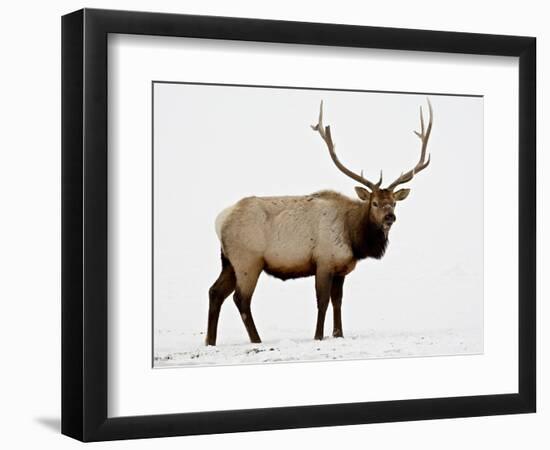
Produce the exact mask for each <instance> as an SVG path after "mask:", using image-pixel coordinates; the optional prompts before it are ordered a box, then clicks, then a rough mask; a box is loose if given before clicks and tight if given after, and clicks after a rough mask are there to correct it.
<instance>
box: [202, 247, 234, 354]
mask: <svg viewBox="0 0 550 450" xmlns="http://www.w3.org/2000/svg"><path fill="white" fill-rule="evenodd" d="M235 285H236V278H235V271H234V270H233V266H232V265H231V263H230V262H229V260H228V259H227V258H226V257H225V256H224V255H223V254H222V271H221V273H220V275H219V276H218V279H217V280H216V281H215V283H214V284H213V285H212V286H211V287H210V290H209V291H208V295H209V300H210V304H209V308H208V331H207V333H206V345H216V336H217V333H218V319H219V317H220V310H221V306H222V304H223V302H224V300H225V299H226V298H227V297H229V295H230V294H231V293H232V292H233V291H234V290H235Z"/></svg>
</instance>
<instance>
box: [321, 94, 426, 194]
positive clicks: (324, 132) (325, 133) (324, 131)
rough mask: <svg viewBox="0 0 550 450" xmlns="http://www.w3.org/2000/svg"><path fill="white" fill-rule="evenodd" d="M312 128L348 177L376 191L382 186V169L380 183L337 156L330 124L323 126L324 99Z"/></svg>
mask: <svg viewBox="0 0 550 450" xmlns="http://www.w3.org/2000/svg"><path fill="white" fill-rule="evenodd" d="M430 125H431V124H430ZM311 128H312V129H313V130H314V131H318V132H319V134H320V135H321V137H322V138H323V140H324V141H325V143H326V144H327V147H328V151H329V153H330V157H331V158H332V161H333V162H334V164H335V165H336V167H338V169H339V170H340V171H341V172H343V173H344V174H346V175H347V176H348V177H350V178H352V179H354V180H355V181H357V182H359V183H361V184H363V185H365V186H367V187H368V188H369V189H370V190H372V191H375V190H377V189H379V188H380V185H381V184H382V171H380V180H378V183H373V182H371V181H369V180H367V179H366V178H364V177H363V171H361V175H358V174H356V173H355V172H352V171H351V170H349V169H348V168H347V167H345V166H344V165H343V164H342V163H341V162H340V160H339V159H338V156H336V152H335V150H334V148H335V145H334V142H332V136H331V134H330V126H329V125H327V126H326V127H325V126H323V101H322V100H321V108H320V110H319V123H318V124H317V125H311Z"/></svg>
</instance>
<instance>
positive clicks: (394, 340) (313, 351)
mask: <svg viewBox="0 0 550 450" xmlns="http://www.w3.org/2000/svg"><path fill="white" fill-rule="evenodd" d="M243 335H244V330H242V332H240V333H239V332H238V331H237V330H235V332H234V333H232V334H231V336H218V345H217V346H206V345H205V344H204V338H205V334H204V332H194V333H189V332H178V331H176V330H159V331H157V332H156V333H155V348H156V349H157V350H156V354H155V357H154V366H155V367H182V366H205V365H231V364H259V363H281V362H292V361H328V360H349V359H373V358H402V357H418V356H443V355H445V356H447V355H469V354H479V353H482V352H483V338H482V336H481V335H480V334H479V332H478V331H476V330H460V331H458V330H456V329H448V330H429V331H424V332H418V331H415V332H399V331H397V332H392V331H375V330H370V331H368V332H362V333H353V332H351V333H347V334H346V336H345V337H344V338H332V337H326V338H325V339H324V340H322V341H316V340H314V339H313V338H312V336H307V335H306V333H305V332H300V331H297V330H281V329H278V330H271V333H268V335H269V337H268V339H266V340H264V341H263V342H262V343H261V344H251V343H249V342H248V340H247V338H246V335H244V336H243Z"/></svg>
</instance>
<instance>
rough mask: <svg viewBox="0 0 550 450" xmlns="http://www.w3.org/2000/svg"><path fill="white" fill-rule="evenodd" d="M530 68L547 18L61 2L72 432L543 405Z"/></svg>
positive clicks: (169, 430) (195, 430)
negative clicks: (237, 12) (435, 21)
mask: <svg viewBox="0 0 550 450" xmlns="http://www.w3.org/2000/svg"><path fill="white" fill-rule="evenodd" d="M535 68H536V41H535V38H532V37H516V36H495V35H485V34H468V33H457V32H438V31H423V30H405V29H391V28H375V27H361V26H351V25H334V24H319V23H299V22H284V21H267V20H257V19H243V18H226V17H207V16H188V15H171V14H157V13H142V12H127V11H125V12H122V11H106V10H90V9H84V10H80V11H77V12H74V13H72V14H69V15H66V16H64V17H63V20H62V126H63V130H62V176H63V192H62V205H63V217H62V227H63V229H62V242H63V249H62V256H63V266H62V271H63V274H62V277H63V280H62V285H63V298H62V327H63V328H62V377H63V379H62V432H63V433H64V434H66V435H68V436H71V437H74V438H77V439H80V440H82V441H99V440H113V439H129V438H145V437H160V436H176V435H189V434H208V433H225V432H235V431H252V430H270V429H282V428H298V427H316V426H329V425H346V424H360V423H374V422H393V421H404V420H421V419H437V418H451V417H467V416H480V415H495V414H512V413H527V412H534V411H535V405H536V360H535V355H536V346H535V335H536V320H535V318H536V311H535V309H536V308H535V306H536V271H535V268H536V226H535V221H536V190H535V186H536V179H535V175H536V141H535V137H536V107H535V106H536V105H535V90H536V84H535V80H536V76H535V73H536V70H535ZM503 180H506V182H507V183H506V184H507V185H506V187H504V186H503Z"/></svg>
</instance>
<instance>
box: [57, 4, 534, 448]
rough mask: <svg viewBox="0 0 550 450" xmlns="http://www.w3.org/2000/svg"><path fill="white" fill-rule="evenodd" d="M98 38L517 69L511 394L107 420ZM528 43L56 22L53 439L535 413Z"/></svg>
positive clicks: (398, 33)
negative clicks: (439, 58)
mask: <svg viewBox="0 0 550 450" xmlns="http://www.w3.org/2000/svg"><path fill="white" fill-rule="evenodd" d="M109 33H123V34H137V35H151V36H178V37H193V38H209V39H231V40H239V41H259V42H278V43H290V44H310V45H326V46H334V47H368V48H377V49H393V50H414V51H428V52H443V53H464V54H477V55H502V56H515V57H518V58H519V103H518V112H519V115H518V116H519V142H518V152H519V153H518V155H519V174H518V176H519V185H518V188H519V249H518V251H519V290H518V307H519V320H518V327H519V355H518V356H519V378H518V379H519V386H518V392H514V393H503V394H498V395H479V396H469V397H448V398H429V399H414V400H398V401H377V402H366V403H346V404H336V405H311V406H299V407H298V406H288V407H277V408H263V409H247V410H234V411H211V412H197V413H182V414H167V415H152V416H151V415H145V416H133V417H117V418H109V417H108V416H107V398H108V397H107V395H108V381H107V365H108V359H107V317H108V312H107V193H108V184H107V98H108V97H107V96H108V92H107V36H108V34H109ZM535 93H536V39H535V38H533V37H518V36H502V35H488V34H471V33H457V32H439V31H423V30H409V29H395V28H378V27H364V26H350V25H333V24H321V23H301V22H286V21H274V20H258V19H244V18H228V17H208V16H192V15H175V14H158V13H145V12H129V11H109V10H96V9H83V10H80V11H76V12H74V13H71V14H68V15H66V16H63V18H62V433H63V434H66V435H68V436H71V437H73V438H76V439H79V440H82V441H102V440H113V439H131V438H147V437H161V436H177V435H190V434H211V433H227V432H238V431H254V430H274V429H282V428H300V427H319V426H329V425H348V424H362V423H376V422H396V421H405V420H424V419H438V418H453V417H468V416H484V415H496V414H514V413H529V412H535V408H536V338H535V337H536V103H535V101H536V98H535Z"/></svg>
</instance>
